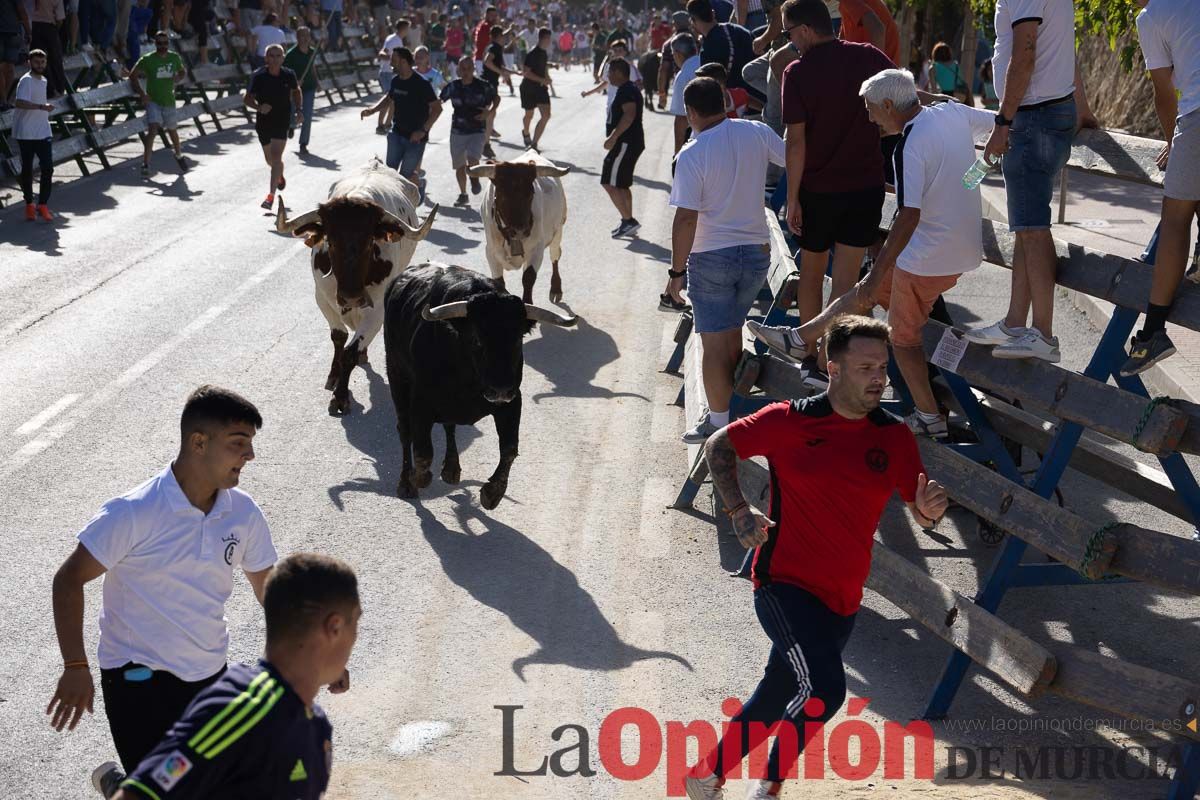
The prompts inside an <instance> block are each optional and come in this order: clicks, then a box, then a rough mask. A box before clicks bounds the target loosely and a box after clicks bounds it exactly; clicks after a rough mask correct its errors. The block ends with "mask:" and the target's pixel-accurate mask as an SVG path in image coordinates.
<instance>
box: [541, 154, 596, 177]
mask: <svg viewBox="0 0 1200 800" xmlns="http://www.w3.org/2000/svg"><path fill="white" fill-rule="evenodd" d="M550 160H551V161H553V162H554V163H555V164H558V165H559V166H560V167H569V168H570V169H571V172H573V173H574V172H578V173H581V174H583V175H595V176H597V177H598V176H599V175H600V173H599V172H597V171H596V170H592V169H588V168H587V167H581V166H579V165H578V164H572V163H571V162H570V161H563V160H562V159H558V158H552V159H550ZM567 177H570V176H567Z"/></svg>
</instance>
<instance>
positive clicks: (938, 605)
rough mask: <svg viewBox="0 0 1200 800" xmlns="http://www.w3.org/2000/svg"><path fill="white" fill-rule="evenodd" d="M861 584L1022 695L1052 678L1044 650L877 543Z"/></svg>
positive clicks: (1052, 666)
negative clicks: (867, 571)
mask: <svg viewBox="0 0 1200 800" xmlns="http://www.w3.org/2000/svg"><path fill="white" fill-rule="evenodd" d="M866 585H867V588H869V589H871V590H872V591H874V592H878V593H879V594H880V595H882V596H883V597H884V598H885V599H886V600H887V601H888V602H890V603H892V604H893V605H895V606H897V607H899V608H900V609H902V610H904V611H905V612H907V613H908V615H909V616H911V617H912V618H913V619H914V620H916V621H917V622H920V623H921V624H922V625H924V626H925V627H926V628H928V629H929V630H930V631H932V632H933V633H936V634H937V635H938V636H940V637H941V638H943V639H945V640H946V641H947V642H949V643H950V644H951V645H953V646H954V648H955V649H956V650H959V651H960V652H962V653H965V654H966V655H967V656H969V657H970V659H971V660H972V661H974V662H975V663H977V664H979V665H980V666H982V667H984V668H986V669H987V670H988V671H989V672H991V673H993V674H994V675H996V676H997V677H998V678H1000V679H1001V680H1002V681H1004V682H1005V683H1006V684H1008V685H1009V686H1011V687H1012V688H1014V689H1015V690H1017V691H1018V692H1020V693H1021V694H1022V695H1024V696H1025V697H1030V698H1032V697H1037V696H1038V695H1039V694H1041V693H1042V692H1043V691H1044V690H1045V689H1046V688H1047V686H1049V684H1050V682H1051V680H1052V679H1053V678H1054V675H1055V673H1056V671H1057V668H1058V665H1057V661H1056V659H1055V657H1054V656H1053V655H1052V654H1051V653H1050V651H1049V650H1047V649H1046V648H1045V647H1042V646H1041V645H1040V644H1038V643H1037V642H1035V641H1033V640H1032V639H1030V638H1029V637H1028V636H1026V635H1025V634H1023V633H1021V632H1020V631H1019V630H1017V629H1016V628H1014V627H1013V626H1011V625H1009V624H1008V623H1007V622H1004V621H1003V620H1002V619H1000V618H999V617H997V616H996V615H994V614H991V613H989V612H987V611H985V610H984V609H982V608H980V607H979V606H977V605H975V603H974V602H972V601H971V600H970V599H968V598H966V597H963V596H962V595H961V594H959V593H958V592H955V591H954V590H953V589H951V588H950V587H949V586H946V585H945V584H943V583H941V582H939V581H937V580H935V579H933V578H932V577H930V576H929V575H927V574H925V573H924V572H923V571H922V570H920V569H918V568H917V567H916V566H914V565H913V564H912V563H911V562H909V561H908V560H907V559H905V558H903V557H901V556H900V555H898V554H897V553H895V552H894V551H892V550H890V549H889V548H888V547H887V546H886V545H884V544H882V543H880V542H876V543H875V546H874V550H873V553H872V556H871V574H870V576H869V577H868V578H867V584H866Z"/></svg>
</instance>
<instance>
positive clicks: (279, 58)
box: [244, 44, 304, 209]
mask: <svg viewBox="0 0 1200 800" xmlns="http://www.w3.org/2000/svg"><path fill="white" fill-rule="evenodd" d="M266 60H267V65H266V66H265V67H259V68H258V69H256V70H255V71H254V74H253V75H251V76H250V86H249V87H248V88H247V89H246V97H245V99H244V102H245V104H246V108H250V109H253V110H255V111H257V112H258V118H257V119H256V120H255V122H254V130H255V132H256V133H257V134H258V143H259V144H261V145H262V149H263V157H265V158H266V160H267V164H268V165H269V166H270V167H271V185H270V186H269V187H268V188H267V199H265V200H263V202H262V207H263V208H266V209H270V208H271V206H272V205H274V203H275V190H276V189H280V190H282V189H283V188H284V187H285V186H286V185H287V181H286V180H284V178H283V148H284V147H285V146H286V145H287V135H288V129H289V128H291V127H293V126H294V125H299V124H300V123H302V122H303V121H304V111H303V109H304V99H303V98H302V97H301V96H300V83H299V82H298V81H297V80H296V73H294V72H292V71H291V70H290V69H288V68H287V67H285V66H283V47H282V46H280V45H277V44H273V45H271V46H270V47H268V48H267V52H266ZM293 109H294V112H293ZM293 117H294V118H295V119H294V121H293Z"/></svg>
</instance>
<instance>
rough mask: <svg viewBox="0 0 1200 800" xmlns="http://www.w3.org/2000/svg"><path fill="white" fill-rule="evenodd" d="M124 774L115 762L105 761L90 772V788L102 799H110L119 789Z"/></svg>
mask: <svg viewBox="0 0 1200 800" xmlns="http://www.w3.org/2000/svg"><path fill="white" fill-rule="evenodd" d="M123 780H125V773H124V772H122V771H121V767H120V765H118V764H117V762H115V761H105V762H104V763H103V764H101V765H100V766H98V767H96V768H95V769H94V770H92V788H93V789H95V790H96V791H97V792H99V793H100V794H101V796H103V797H112V796H113V795H114V794H116V793H117V789H119V788H121V781H123Z"/></svg>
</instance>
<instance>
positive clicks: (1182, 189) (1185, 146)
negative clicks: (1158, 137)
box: [1163, 109, 1200, 202]
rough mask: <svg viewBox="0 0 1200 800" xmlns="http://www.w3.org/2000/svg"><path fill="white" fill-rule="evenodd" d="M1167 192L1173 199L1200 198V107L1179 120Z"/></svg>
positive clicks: (1164, 185) (1164, 187) (1165, 187)
mask: <svg viewBox="0 0 1200 800" xmlns="http://www.w3.org/2000/svg"><path fill="white" fill-rule="evenodd" d="M1163 194H1164V195H1166V196H1167V197H1170V198H1171V199H1172V200H1187V201H1193V202H1194V201H1200V109H1196V110H1195V111H1190V112H1188V113H1187V114H1184V115H1183V116H1182V117H1180V118H1179V119H1178V120H1176V121H1175V135H1174V136H1172V137H1171V157H1170V158H1169V159H1167V174H1166V176H1165V177H1164V178H1163Z"/></svg>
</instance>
